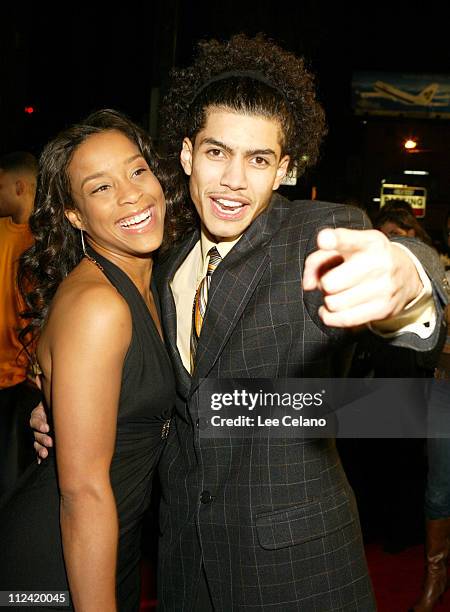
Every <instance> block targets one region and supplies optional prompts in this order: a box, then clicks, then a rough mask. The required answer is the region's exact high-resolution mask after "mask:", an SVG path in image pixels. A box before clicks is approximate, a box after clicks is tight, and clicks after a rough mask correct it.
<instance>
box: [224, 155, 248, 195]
mask: <svg viewBox="0 0 450 612" xmlns="http://www.w3.org/2000/svg"><path fill="white" fill-rule="evenodd" d="M220 183H221V185H224V186H225V187H228V188H229V189H232V190H233V191H236V190H238V189H246V187H247V173H246V167H245V160H244V159H242V158H240V157H237V156H236V157H233V158H231V159H230V160H229V161H228V163H227V164H226V167H225V168H224V172H223V174H222V177H221V181H220Z"/></svg>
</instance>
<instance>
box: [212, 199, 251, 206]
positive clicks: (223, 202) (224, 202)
mask: <svg viewBox="0 0 450 612" xmlns="http://www.w3.org/2000/svg"><path fill="white" fill-rule="evenodd" d="M216 202H217V203H218V204H220V205H221V206H225V207H226V208H241V207H242V206H244V205H243V204H242V203H241V202H236V201H234V200H224V199H222V198H217V200H216Z"/></svg>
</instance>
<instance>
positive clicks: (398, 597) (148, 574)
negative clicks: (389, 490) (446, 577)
mask: <svg viewBox="0 0 450 612" xmlns="http://www.w3.org/2000/svg"><path fill="white" fill-rule="evenodd" d="M366 554H367V561H368V563H369V571H370V575H371V578H372V582H373V586H374V590H375V597H376V600H377V604H378V612H407V610H408V608H409V607H410V606H411V605H412V604H413V603H414V602H415V600H416V599H417V597H418V596H419V594H420V587H421V584H422V576H423V554H424V553H423V546H413V547H411V548H407V549H406V550H404V551H402V552H400V553H397V554H389V553H385V552H384V551H383V549H382V547H381V546H380V545H379V544H368V545H367V546H366ZM156 603H157V602H156V592H155V578H154V571H153V568H152V566H151V565H150V564H149V563H144V564H143V568H142V602H141V612H148V611H150V610H156ZM446 610H448V611H450V591H449V592H448V593H447V594H446V596H445V597H444V601H443V604H442V605H438V606H436V612H445V611H446Z"/></svg>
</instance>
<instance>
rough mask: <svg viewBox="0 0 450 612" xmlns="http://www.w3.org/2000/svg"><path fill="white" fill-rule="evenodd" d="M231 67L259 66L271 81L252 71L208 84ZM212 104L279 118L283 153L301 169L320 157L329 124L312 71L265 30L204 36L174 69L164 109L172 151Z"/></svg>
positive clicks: (195, 128) (196, 128)
mask: <svg viewBox="0 0 450 612" xmlns="http://www.w3.org/2000/svg"><path fill="white" fill-rule="evenodd" d="M232 71H252V72H259V73H260V74H261V75H262V76H263V77H264V79H266V80H267V81H268V82H270V83H271V84H272V87H271V86H270V85H267V84H266V83H264V82H261V81H257V80H254V79H252V78H251V77H248V76H230V77H229V78H226V79H224V80H220V81H214V82H212V83H211V84H210V85H209V86H207V87H204V84H205V83H206V82H207V81H209V80H210V79H213V78H214V77H217V76H218V75H219V74H221V73H225V72H232ZM200 90H201V91H200ZM197 92H200V93H199V94H198V95H196V93H197ZM211 106H213V107H219V108H229V109H231V110H232V111H234V112H238V113H245V114H250V115H262V116H265V117H270V118H277V119H279V121H280V123H281V126H282V128H283V132H284V134H283V136H284V142H282V143H281V145H282V148H283V151H282V153H283V154H288V155H290V156H291V163H293V164H296V165H297V174H298V175H300V174H302V172H303V171H304V170H305V168H306V167H307V166H312V165H314V164H315V163H316V161H317V158H318V155H319V147H320V144H321V142H322V139H323V137H324V135H325V134H326V127H325V115H324V112H323V109H322V107H321V106H320V104H319V103H318V101H317V100H316V90H315V84H314V76H313V75H312V74H311V73H310V72H309V71H308V70H307V68H306V67H305V62H304V60H303V58H300V57H297V56H295V55H294V54H293V53H290V52H288V51H285V50H283V49H281V48H280V47H279V46H278V45H276V44H275V43H274V42H272V41H270V40H268V39H266V38H265V36H264V35H263V34H258V35H257V36H256V37H254V38H249V37H247V36H246V35H245V34H236V35H235V36H233V37H232V38H231V39H230V40H229V41H227V42H219V41H217V40H214V39H213V40H208V41H200V42H199V43H198V53H197V56H196V59H195V60H194V62H193V63H192V65H191V66H188V67H187V68H181V69H174V70H172V72H171V81H170V85H169V90H168V92H167V95H166V96H165V99H164V103H163V110H162V125H163V126H164V137H165V139H166V141H167V145H168V147H169V150H170V152H172V153H179V151H180V149H181V143H182V141H183V138H184V137H185V136H188V137H189V138H191V139H192V138H195V135H196V134H197V132H198V131H199V130H200V129H202V127H203V126H204V123H205V120H206V112H205V111H206V109H208V108H209V107H211Z"/></svg>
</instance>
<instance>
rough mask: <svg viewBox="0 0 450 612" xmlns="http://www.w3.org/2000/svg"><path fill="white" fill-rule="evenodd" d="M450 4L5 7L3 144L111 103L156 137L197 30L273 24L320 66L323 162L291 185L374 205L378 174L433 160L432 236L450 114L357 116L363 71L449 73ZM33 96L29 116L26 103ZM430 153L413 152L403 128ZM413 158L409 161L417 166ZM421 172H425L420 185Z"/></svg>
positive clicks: (41, 135)
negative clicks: (449, 7)
mask: <svg viewBox="0 0 450 612" xmlns="http://www.w3.org/2000/svg"><path fill="white" fill-rule="evenodd" d="M444 8H445V5H444V3H437V4H436V3H426V2H423V3H421V4H420V6H419V8H417V7H414V6H413V5H412V3H406V2H395V1H392V2H378V3H370V2H360V3H358V4H356V5H352V4H350V3H337V2H335V3H326V2H321V1H315V2H313V1H311V0H308V1H300V2H296V3H295V4H292V5H291V4H289V5H288V4H287V2H280V1H278V2H275V1H269V0H260V1H259V2H245V1H243V0H241V1H238V0H230V1H228V2H227V1H225V0H223V1H222V2H218V1H212V0H211V1H210V2H208V3H203V2H194V1H191V2H188V1H185V0H157V1H154V2H151V1H147V2H141V1H135V2H122V3H119V4H118V6H115V5H113V4H105V5H103V4H94V3H92V4H85V3H81V4H80V3H65V4H63V3H60V4H56V5H53V6H52V8H49V7H46V6H45V5H43V3H40V4H39V3H34V4H31V3H27V2H25V3H17V4H16V5H14V6H12V5H11V6H9V7H5V6H4V7H3V8H2V13H1V16H0V20H1V21H0V24H1V25H0V33H1V35H0V153H3V152H6V151H10V150H15V149H28V150H31V151H33V152H34V153H36V154H38V153H39V152H40V150H41V147H42V145H43V144H44V143H45V142H46V141H47V140H49V139H50V138H52V137H53V136H54V135H55V134H56V133H57V131H59V130H60V129H62V128H64V127H65V126H67V125H69V124H70V123H72V122H74V121H76V120H78V119H80V118H82V117H83V116H84V115H86V114H87V113H88V112H90V111H92V110H95V109H98V108H101V107H110V108H117V109H119V110H122V111H124V112H125V113H127V114H128V115H129V116H130V117H131V118H132V119H134V120H136V121H138V122H139V123H141V124H142V125H144V126H145V127H147V128H148V129H149V130H150V131H151V133H152V135H153V137H154V138H155V139H156V140H158V130H159V126H158V122H157V107H158V99H159V98H160V95H161V92H164V87H165V84H166V78H167V73H168V71H169V69H170V67H171V66H172V65H174V64H177V65H182V64H188V63H189V61H190V59H191V57H192V52H193V49H194V44H195V41H196V40H198V39H199V38H209V37H212V36H214V37H217V38H227V37H228V36H229V35H231V34H233V33H236V32H239V31H244V32H246V33H248V34H256V33H257V32H265V33H266V34H267V35H268V36H270V37H272V38H274V39H275V40H276V41H278V42H279V43H281V44H282V45H283V46H284V47H286V48H287V49H289V50H291V51H294V52H296V53H298V54H301V55H304V56H305V57H306V59H307V62H308V65H309V66H310V68H311V69H312V71H313V72H314V73H315V74H316V75H317V85H318V91H319V98H320V100H321V101H322V103H323V105H324V107H325V110H326V113H327V118H328V124H329V135H328V137H327V139H326V142H325V144H324V146H323V148H322V156H321V160H320V162H319V164H318V165H317V167H316V168H315V169H314V170H312V171H311V170H310V171H309V172H308V174H307V175H306V176H305V177H303V178H302V179H301V181H300V182H299V184H298V185H297V186H296V187H284V188H283V189H284V192H285V193H286V194H287V195H288V196H289V197H310V195H311V189H312V187H313V186H315V187H316V189H317V197H318V198H320V199H327V200H333V201H345V202H350V203H354V204H357V205H361V206H363V207H364V208H365V209H366V210H368V212H369V214H372V213H373V212H374V211H375V210H376V208H377V207H378V204H374V203H373V197H376V196H379V189H380V181H381V179H382V178H388V177H389V176H391V175H392V176H393V175H395V174H397V173H399V172H402V171H403V169H405V168H406V167H410V168H416V169H417V168H420V169H426V170H428V171H429V172H430V175H429V177H427V179H426V181H425V182H426V185H425V186H426V187H428V189H429V199H428V204H427V216H426V219H425V220H424V224H425V226H426V228H427V229H428V230H429V231H431V232H432V233H434V234H436V233H437V232H438V231H439V230H440V227H441V225H442V223H443V219H444V218H445V214H446V210H447V207H448V204H449V202H450V178H449V172H448V168H449V161H450V155H449V153H450V146H449V145H450V120H439V119H420V120H418V119H415V120H411V119H406V118H389V119H387V118H383V119H381V118H374V117H356V116H354V114H353V112H352V108H351V77H352V73H353V72H354V71H355V70H369V71H370V70H379V71H385V72H408V73H409V72H412V73H418V74H421V73H434V74H444V75H445V74H450V52H449V49H450V44H449V40H450V31H449V25H448V21H447V19H446V17H445V14H444V12H443V10H444ZM26 106H32V107H33V108H34V109H35V110H34V112H33V113H32V114H26V113H25V112H24V108H25V107H26ZM410 135H414V136H417V137H418V138H419V142H420V143H421V147H422V148H423V149H424V150H426V153H424V154H419V155H415V156H409V157H408V156H407V155H408V154H407V153H405V151H404V149H403V141H404V139H405V138H406V137H408V136H410ZM411 164H412V165H411ZM423 182H424V181H423V179H422V183H423Z"/></svg>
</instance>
